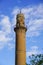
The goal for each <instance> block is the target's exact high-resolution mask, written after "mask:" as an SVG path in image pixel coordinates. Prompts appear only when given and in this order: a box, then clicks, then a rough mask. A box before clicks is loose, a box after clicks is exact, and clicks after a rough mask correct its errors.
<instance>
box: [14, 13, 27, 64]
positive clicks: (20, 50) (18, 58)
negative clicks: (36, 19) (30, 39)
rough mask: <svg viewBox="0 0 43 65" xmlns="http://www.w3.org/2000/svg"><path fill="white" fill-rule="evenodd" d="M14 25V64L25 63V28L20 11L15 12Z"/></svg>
mask: <svg viewBox="0 0 43 65" xmlns="http://www.w3.org/2000/svg"><path fill="white" fill-rule="evenodd" d="M16 20H17V21H16V26H15V28H14V31H15V32H16V52H15V53H16V55H15V65H26V30H27V28H26V27H25V22H24V15H23V14H22V13H19V14H17V18H16Z"/></svg>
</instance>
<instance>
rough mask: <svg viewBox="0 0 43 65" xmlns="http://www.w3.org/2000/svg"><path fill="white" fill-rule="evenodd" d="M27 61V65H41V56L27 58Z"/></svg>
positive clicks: (42, 64)
mask: <svg viewBox="0 0 43 65" xmlns="http://www.w3.org/2000/svg"><path fill="white" fill-rule="evenodd" d="M29 59H30V64H28V65H43V54H39V55H32V56H29Z"/></svg>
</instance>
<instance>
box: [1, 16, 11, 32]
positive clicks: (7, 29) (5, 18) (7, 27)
mask: <svg viewBox="0 0 43 65" xmlns="http://www.w3.org/2000/svg"><path fill="white" fill-rule="evenodd" d="M0 25H2V30H3V31H5V32H6V33H10V32H11V23H10V19H9V17H8V16H3V18H2V19H1V23H0Z"/></svg>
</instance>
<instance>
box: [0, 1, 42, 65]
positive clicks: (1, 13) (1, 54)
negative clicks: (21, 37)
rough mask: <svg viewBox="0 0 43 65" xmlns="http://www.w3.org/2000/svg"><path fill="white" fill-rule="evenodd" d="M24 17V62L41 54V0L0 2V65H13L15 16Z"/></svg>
mask: <svg viewBox="0 0 43 65" xmlns="http://www.w3.org/2000/svg"><path fill="white" fill-rule="evenodd" d="M20 10H21V12H22V13H23V14H24V16H25V24H26V26H27V32H26V62H27V63H28V61H29V59H28V56H29V55H32V54H40V53H43V51H42V50H43V0H0V65H15V32H14V26H15V24H16V15H17V14H18V13H19V12H20Z"/></svg>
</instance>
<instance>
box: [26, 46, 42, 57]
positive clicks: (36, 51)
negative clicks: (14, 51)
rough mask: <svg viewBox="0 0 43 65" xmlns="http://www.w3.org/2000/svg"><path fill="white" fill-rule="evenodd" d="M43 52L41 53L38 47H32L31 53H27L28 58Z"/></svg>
mask: <svg viewBox="0 0 43 65" xmlns="http://www.w3.org/2000/svg"><path fill="white" fill-rule="evenodd" d="M40 53H41V52H40V51H39V48H38V46H32V47H31V48H30V51H28V52H26V57H29V56H31V55H32V54H40Z"/></svg>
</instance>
